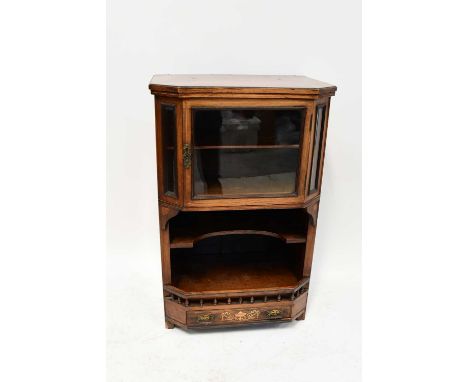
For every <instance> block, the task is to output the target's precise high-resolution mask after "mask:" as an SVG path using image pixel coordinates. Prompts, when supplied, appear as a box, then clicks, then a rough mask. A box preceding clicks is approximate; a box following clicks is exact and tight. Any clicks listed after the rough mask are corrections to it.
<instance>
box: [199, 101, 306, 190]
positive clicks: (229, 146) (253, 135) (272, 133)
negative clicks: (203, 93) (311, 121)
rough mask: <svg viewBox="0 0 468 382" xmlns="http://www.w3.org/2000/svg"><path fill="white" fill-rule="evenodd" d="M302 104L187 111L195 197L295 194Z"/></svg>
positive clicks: (303, 111)
mask: <svg viewBox="0 0 468 382" xmlns="http://www.w3.org/2000/svg"><path fill="white" fill-rule="evenodd" d="M304 117H305V109H304V108H255V109H247V108H245V109H233V108H230V109H226V108H217V109H213V108H203V109H193V110H192V126H193V131H192V134H193V149H194V150H193V151H194V152H193V196H194V198H199V199H203V198H229V197H276V196H291V195H295V194H296V191H297V190H296V183H297V172H298V168H299V154H300V143H301V138H302V130H303V125H304Z"/></svg>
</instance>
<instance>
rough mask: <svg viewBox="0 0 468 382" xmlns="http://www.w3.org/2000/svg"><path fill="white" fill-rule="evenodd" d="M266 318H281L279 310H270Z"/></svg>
mask: <svg viewBox="0 0 468 382" xmlns="http://www.w3.org/2000/svg"><path fill="white" fill-rule="evenodd" d="M267 317H268V318H280V317H281V310H279V309H272V310H269V311H268V312H267Z"/></svg>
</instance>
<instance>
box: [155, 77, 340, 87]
mask: <svg viewBox="0 0 468 382" xmlns="http://www.w3.org/2000/svg"><path fill="white" fill-rule="evenodd" d="M158 85H159V86H173V87H187V88H210V87H211V88H213V87H215V88H218V87H219V88H275V89H324V88H335V86H333V85H330V84H327V83H325V82H322V81H317V80H314V79H312V78H309V77H306V76H292V75H289V76H273V75H236V74H157V75H155V76H153V78H152V79H151V82H150V88H151V87H152V86H158Z"/></svg>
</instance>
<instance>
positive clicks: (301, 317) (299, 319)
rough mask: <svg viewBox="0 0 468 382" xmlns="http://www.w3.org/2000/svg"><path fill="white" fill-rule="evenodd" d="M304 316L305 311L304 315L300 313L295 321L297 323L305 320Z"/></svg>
mask: <svg viewBox="0 0 468 382" xmlns="http://www.w3.org/2000/svg"><path fill="white" fill-rule="evenodd" d="M305 314H306V312H305V310H304V313H302V314H301V315H300V316H298V317H297V318H296V320H297V321H302V320H305Z"/></svg>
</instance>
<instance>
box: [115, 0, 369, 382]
mask: <svg viewBox="0 0 468 382" xmlns="http://www.w3.org/2000/svg"><path fill="white" fill-rule="evenodd" d="M109 1H110V3H109V4H108V85H107V86H108V127H107V188H108V196H107V216H108V219H107V221H108V223H107V224H108V226H107V232H108V293H107V294H108V308H107V311H108V318H107V337H108V380H109V381H111V382H114V381H126V382H127V381H128V382H133V381H135V382H137V381H138V382H145V381H169V380H170V381H174V382H179V381H191V382H196V381H216V382H220V381H238V380H241V379H242V380H247V379H250V380H260V379H261V380H269V381H280V380H282V379H289V380H291V381H294V382H301V381H310V380H316V381H320V382H328V381H330V382H332V381H333V382H338V381H346V382H353V381H359V380H360V336H361V333H360V330H361V329H360V328H361V324H360V251H361V244H360V243H361V4H360V1H358V0H352V1H349V0H348V1H344V0H341V1H339V0H329V1H315V0H313V1H288V2H285V1H277V2H276V1H253V0H250V1H244V0H242V1H208V0H201V1H177V2H175V1H155V0H146V1H144V0H134V1H131V2H129V1H124V0H109ZM154 73H214V74H216V73H229V74H302V75H307V76H309V77H312V78H315V79H318V80H322V81H325V82H328V83H332V84H334V85H336V86H337V87H338V91H337V93H336V96H335V97H334V98H332V104H331V110H330V120H329V132H328V141H327V152H326V160H325V173H324V178H323V185H322V198H321V205H320V214H319V227H318V232H317V238H316V247H315V255H314V263H313V275H312V282H311V288H310V294H309V305H308V311H307V318H306V320H305V321H301V322H297V323H293V324H289V325H282V326H278V327H271V328H270V327H268V328H253V329H235V330H222V331H211V332H203V333H193V332H188V333H187V332H184V331H182V330H180V329H174V330H166V329H165V328H164V319H163V310H162V291H161V269H160V255H159V237H158V219H157V194H156V164H155V143H154V141H155V138H154V110H153V107H154V106H153V99H152V96H151V95H150V93H149V90H148V88H147V86H148V82H149V80H150V78H151V76H152V75H153V74H154Z"/></svg>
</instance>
